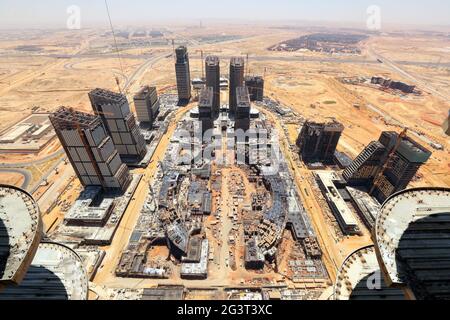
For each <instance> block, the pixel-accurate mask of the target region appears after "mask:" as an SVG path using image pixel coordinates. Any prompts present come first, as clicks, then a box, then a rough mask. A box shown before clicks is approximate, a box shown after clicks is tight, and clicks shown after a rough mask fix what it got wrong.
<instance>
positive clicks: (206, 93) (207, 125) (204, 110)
mask: <svg viewBox="0 0 450 320" xmlns="http://www.w3.org/2000/svg"><path fill="white" fill-rule="evenodd" d="M213 101H214V92H213V88H212V87H206V88H204V89H203V90H202V91H201V92H200V97H199V100H198V111H199V120H200V121H201V123H202V134H204V133H205V132H206V131H207V130H209V129H212V128H213V115H212V109H213Z"/></svg>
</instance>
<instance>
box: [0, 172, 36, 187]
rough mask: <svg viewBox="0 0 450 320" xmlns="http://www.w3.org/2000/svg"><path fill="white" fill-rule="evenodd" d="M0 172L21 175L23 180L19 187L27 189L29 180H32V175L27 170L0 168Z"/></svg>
mask: <svg viewBox="0 0 450 320" xmlns="http://www.w3.org/2000/svg"><path fill="white" fill-rule="evenodd" d="M0 172H3V173H17V174H20V175H21V176H23V177H24V181H23V183H22V185H21V186H20V188H21V189H24V190H27V189H28V187H29V185H30V183H31V180H32V178H33V177H32V176H31V173H30V172H29V171H28V170H25V169H0Z"/></svg>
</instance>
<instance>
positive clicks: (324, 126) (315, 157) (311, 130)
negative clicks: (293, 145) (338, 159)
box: [297, 121, 344, 164]
mask: <svg viewBox="0 0 450 320" xmlns="http://www.w3.org/2000/svg"><path fill="white" fill-rule="evenodd" d="M343 131H344V126H343V125H342V124H341V123H339V122H337V121H334V122H330V123H315V122H309V121H307V122H306V123H305V124H304V125H303V127H302V130H301V132H300V135H299V137H298V140H297V145H298V146H299V148H300V154H301V156H302V159H303V161H305V162H309V163H312V162H322V163H326V164H331V163H333V159H334V152H335V151H336V147H337V145H338V143H339V139H340V138H341V135H342V132H343Z"/></svg>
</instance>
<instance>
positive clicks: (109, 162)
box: [50, 107, 131, 191]
mask: <svg viewBox="0 0 450 320" xmlns="http://www.w3.org/2000/svg"><path fill="white" fill-rule="evenodd" d="M50 121H51V123H52V125H53V127H54V128H55V132H56V135H57V136H58V138H59V141H60V142H61V144H62V146H63V148H64V150H65V152H66V154H67V157H68V158H69V161H70V163H71V164H72V166H73V169H74V170H75V173H76V174H77V176H78V179H79V180H80V182H81V184H82V185H83V186H84V187H88V186H101V187H103V188H104V189H105V190H108V189H120V190H122V191H125V190H126V189H127V187H128V185H129V183H130V181H131V177H130V174H129V171H128V167H127V166H126V165H125V164H123V163H122V160H121V158H120V156H119V153H118V151H117V150H116V147H115V145H114V143H113V141H112V139H111V137H109V136H108V134H107V131H106V129H105V127H104V126H103V123H102V121H101V120H100V117H98V116H94V115H91V114H88V113H82V112H77V111H74V110H72V109H68V108H65V107H60V108H59V109H58V110H57V111H56V112H54V113H53V114H51V115H50Z"/></svg>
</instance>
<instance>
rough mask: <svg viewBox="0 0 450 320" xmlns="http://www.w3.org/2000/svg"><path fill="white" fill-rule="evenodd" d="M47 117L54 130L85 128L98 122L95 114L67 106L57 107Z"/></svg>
mask: <svg viewBox="0 0 450 320" xmlns="http://www.w3.org/2000/svg"><path fill="white" fill-rule="evenodd" d="M49 118H50V121H51V122H52V124H53V126H54V127H55V129H56V130H75V129H77V128H81V129H86V128H92V127H94V126H96V125H99V124H100V119H99V118H98V117H97V116H95V115H93V114H90V113H85V112H79V111H75V110H74V109H72V108H67V107H59V108H58V110H56V111H55V112H54V113H52V114H51V115H50V116H49Z"/></svg>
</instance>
